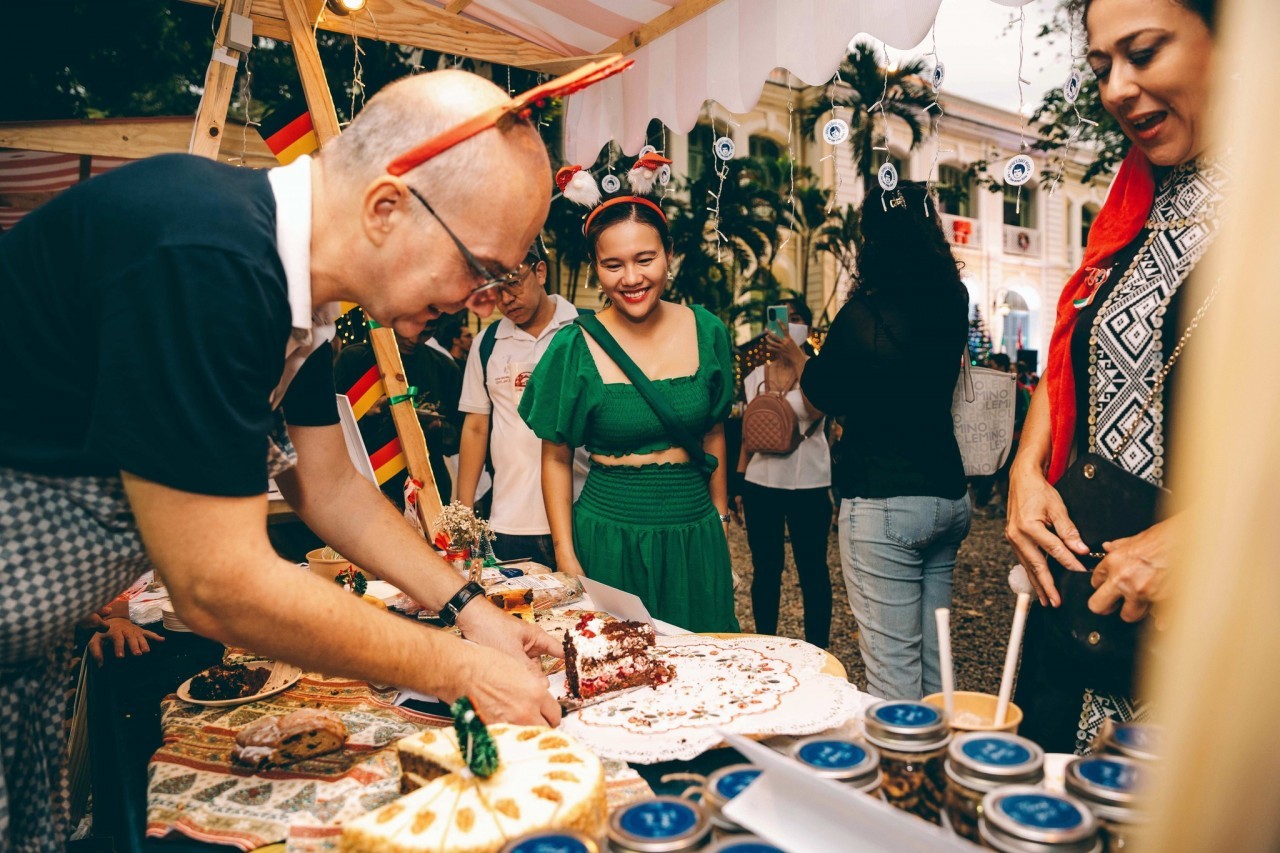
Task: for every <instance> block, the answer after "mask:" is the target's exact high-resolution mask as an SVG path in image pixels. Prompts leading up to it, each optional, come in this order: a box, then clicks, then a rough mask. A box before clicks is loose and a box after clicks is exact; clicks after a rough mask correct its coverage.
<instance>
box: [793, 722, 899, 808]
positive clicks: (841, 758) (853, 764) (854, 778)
mask: <svg viewBox="0 0 1280 853" xmlns="http://www.w3.org/2000/svg"><path fill="white" fill-rule="evenodd" d="M791 757H792V758H794V759H795V760H796V761H799V762H800V763H801V764H803V765H804V766H805V767H807V768H808V769H809V770H812V771H813V772H814V773H815V774H816V775H818V776H821V777H823V778H825V779H834V780H835V781H837V782H844V783H846V784H849V785H852V786H853V787H855V788H857V789H858V790H859V791H862V792H864V793H867V794H871V793H875V791H876V790H877V789H878V788H879V787H880V751H879V750H878V749H876V748H875V747H874V746H872V745H871V744H869V743H859V742H858V741H856V740H849V739H847V738H834V737H824V736H818V737H811V738H805V739H804V740H801V741H797V742H796V743H795V745H793V746H792V747H791Z"/></svg>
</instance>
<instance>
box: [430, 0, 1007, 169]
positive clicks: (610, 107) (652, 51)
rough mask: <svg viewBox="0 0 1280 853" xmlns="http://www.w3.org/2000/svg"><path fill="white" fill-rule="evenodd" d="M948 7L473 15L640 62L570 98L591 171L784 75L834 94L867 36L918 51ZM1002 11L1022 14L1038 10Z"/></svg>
mask: <svg viewBox="0 0 1280 853" xmlns="http://www.w3.org/2000/svg"><path fill="white" fill-rule="evenodd" d="M427 2H429V3H431V4H432V5H435V6H437V7H441V8H447V7H449V6H456V5H458V4H457V3H456V0H454V2H450V0H427ZM942 2H943V0H719V2H709V0H472V2H471V3H469V4H466V5H465V6H464V8H463V10H462V16H463V17H470V18H473V19H475V20H476V21H479V22H482V23H484V24H487V25H489V26H491V27H493V28H495V29H499V30H502V31H504V32H507V33H510V34H512V35H515V36H518V37H520V38H522V39H524V40H526V41H529V42H532V43H533V44H536V45H539V46H541V47H544V48H546V49H548V50H551V51H553V52H555V53H558V54H560V55H563V56H565V57H581V56H591V55H594V54H598V53H610V52H615V51H621V52H624V53H627V54H628V56H629V57H630V58H631V59H634V60H635V63H636V64H635V67H634V68H632V69H631V70H630V71H628V72H626V73H624V74H621V75H619V76H617V77H614V78H611V79H609V80H606V81H604V82H602V83H599V84H597V85H595V86H592V87H591V88H589V89H587V90H585V91H583V92H580V93H578V94H576V95H574V96H573V97H571V98H570V99H569V107H568V112H567V116H566V143H567V145H566V154H567V156H568V158H569V161H570V162H573V163H590V162H592V161H593V160H595V158H596V155H597V154H598V153H599V152H600V149H601V148H603V147H604V145H605V144H606V143H608V142H609V141H610V140H613V141H615V142H617V143H618V144H619V145H620V146H621V147H622V150H623V151H624V152H626V153H628V154H635V153H636V152H638V151H639V149H640V147H641V146H642V145H644V142H645V129H646V128H647V127H648V124H649V122H650V121H651V120H652V119H655V118H656V119H660V120H661V121H662V122H663V124H665V125H666V126H667V127H669V128H671V129H672V130H674V131H677V132H679V133H686V132H688V131H689V130H690V129H691V128H692V127H693V126H694V124H696V123H697V121H698V116H699V114H700V113H701V111H702V107H703V104H704V103H705V102H706V101H707V100H714V101H716V102H718V103H719V104H720V105H722V106H723V107H725V108H726V109H728V110H729V111H731V112H735V113H742V112H747V111H749V110H751V109H752V108H753V107H754V106H755V105H756V102H757V101H758V100H759V99H760V94H761V92H762V91H763V90H764V84H765V81H766V80H767V79H768V77H769V75H770V73H772V72H773V70H774V69H776V68H785V69H787V70H788V71H790V72H791V73H792V74H794V75H795V76H796V77H798V78H800V80H802V81H803V82H804V83H806V84H808V85H819V84H821V83H825V82H826V81H828V80H830V79H831V77H832V76H833V75H834V74H835V71H836V69H837V68H838V67H839V65H840V61H841V60H842V59H843V58H844V56H845V52H846V50H847V48H848V45H849V42H850V41H851V40H852V39H853V38H854V37H855V36H857V35H858V34H860V33H866V34H869V35H872V36H874V37H876V38H878V39H881V40H883V41H885V42H887V43H888V44H890V45H892V46H893V47H897V48H910V47H912V46H914V45H916V44H918V43H919V42H920V40H921V39H923V38H924V37H925V35H926V34H927V33H928V32H929V27H930V26H932V24H933V19H934V18H935V17H936V15H937V13H938V7H939V6H940V5H941V3H942ZM948 2H958V0H948ZM991 2H994V3H998V4H1000V5H1002V6H1012V7H1017V6H1022V5H1025V4H1026V3H1028V2H1030V0H991ZM698 10H703V11H700V12H699V11H698ZM686 11H687V12H688V13H689V14H692V13H695V12H697V14H692V17H689V18H688V20H681V21H680V23H679V24H678V26H672V27H669V28H668V26H667V25H669V24H670V23H671V22H672V21H673V17H674V18H678V19H682V18H683V17H685V16H684V15H683V14H681V13H682V12H686ZM664 22H665V23H664ZM664 29H665V30H666V31H665V32H664V33H663V34H662V35H659V36H658V37H657V38H654V39H653V40H652V41H647V43H644V44H642V46H641V47H639V48H638V49H636V50H634V51H632V50H630V49H629V45H628V43H627V40H628V39H634V38H635V37H636V34H640V35H641V36H644V34H645V33H646V31H648V32H649V33H652V32H654V31H655V30H657V31H661V30H664ZM641 40H642V41H643V40H644V39H643V38H642V39H641Z"/></svg>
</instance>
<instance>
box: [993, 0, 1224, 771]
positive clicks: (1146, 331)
mask: <svg viewBox="0 0 1280 853" xmlns="http://www.w3.org/2000/svg"><path fill="white" fill-rule="evenodd" d="M1214 5H1215V3H1214V0H1085V2H1084V4H1083V14H1084V22H1085V28H1086V31H1087V33H1088V40H1089V51H1088V55H1087V57H1086V58H1087V61H1088V63H1089V65H1090V67H1091V69H1092V70H1093V73H1094V76H1095V77H1096V79H1097V83H1098V89H1099V94H1100V95H1101V99H1102V104H1103V106H1104V107H1105V108H1106V110H1107V111H1108V112H1109V113H1111V114H1112V115H1113V116H1114V117H1115V118H1116V120H1117V121H1118V122H1119V123H1120V126H1121V127H1122V128H1123V130H1124V132H1125V135H1126V136H1128V138H1129V140H1130V141H1131V142H1132V147H1131V149H1130V151H1129V154H1128V156H1127V157H1126V158H1125V160H1124V162H1123V163H1122V164H1121V167H1120V170H1119V172H1118V174H1117V175H1116V178H1115V181H1114V183H1113V184H1112V187H1111V191H1110V193H1109V195H1108V198H1107V201H1106V203H1105V204H1104V206H1103V208H1102V210H1101V212H1100V213H1099V215H1098V218H1097V220H1096V222H1095V224H1094V227H1093V228H1092V229H1091V231H1090V233H1089V242H1088V246H1087V247H1086V249H1085V256H1084V261H1083V263H1082V264H1081V267H1080V269H1079V270H1078V271H1077V272H1076V273H1075V275H1074V276H1073V277H1072V278H1071V280H1070V281H1069V282H1068V283H1067V286H1066V288H1065V289H1064V290H1063V293H1062V297H1061V299H1060V300H1059V303H1058V315H1057V321H1056V323H1055V325H1054V331H1053V337H1052V341H1051V343H1050V348H1049V362H1048V367H1047V369H1046V371H1045V374H1044V379H1043V381H1042V382H1041V383H1040V387H1039V389H1038V391H1037V393H1036V394H1035V397H1034V399H1033V401H1032V404H1031V408H1030V411H1029V412H1028V415H1027V420H1026V423H1025V425H1024V428H1023V432H1022V442H1021V446H1020V449H1019V451H1018V455H1017V458H1016V459H1015V461H1014V464H1013V467H1012V469H1011V472H1010V493H1009V515H1008V524H1007V528H1006V533H1007V536H1008V538H1009V541H1010V542H1011V543H1012V544H1013V546H1014V549H1015V550H1016V551H1017V553H1018V556H1019V557H1020V559H1021V562H1022V565H1023V566H1024V567H1025V568H1026V570H1027V575H1028V577H1029V579H1030V581H1031V584H1032V586H1033V588H1034V590H1035V592H1036V595H1037V596H1038V597H1039V599H1040V603H1041V604H1042V605H1045V607H1041V608H1034V610H1033V615H1032V617H1031V622H1030V623H1029V626H1028V633H1027V643H1026V646H1025V648H1024V652H1023V664H1022V668H1021V671H1020V673H1019V684H1018V693H1017V696H1016V697H1015V700H1016V701H1017V702H1018V704H1019V705H1020V706H1021V707H1022V708H1023V710H1024V712H1025V714H1026V719H1025V723H1024V725H1023V726H1022V731H1023V733H1025V734H1027V735H1028V736H1030V737H1032V738H1034V739H1036V740H1037V741H1039V742H1040V743H1041V745H1043V746H1044V747H1045V748H1046V749H1049V750H1051V751H1073V750H1074V751H1077V752H1083V751H1085V750H1087V749H1088V746H1089V743H1090V741H1091V739H1092V736H1093V733H1094V732H1095V731H1096V729H1097V728H1098V726H1099V725H1100V724H1101V722H1102V721H1103V720H1105V719H1109V718H1111V719H1115V720H1116V721H1123V720H1127V719H1131V718H1133V717H1135V716H1140V715H1141V713H1142V709H1141V706H1140V704H1138V703H1135V701H1134V698H1133V696H1132V668H1131V666H1125V667H1122V668H1121V669H1123V673H1122V674H1120V675H1115V674H1113V673H1111V672H1108V673H1106V674H1104V673H1102V672H1101V671H1100V670H1099V668H1098V667H1097V666H1096V665H1093V664H1090V663H1088V660H1089V655H1088V654H1087V652H1084V651H1082V652H1080V653H1078V654H1073V653H1072V652H1071V649H1070V647H1069V646H1064V645H1063V644H1061V643H1058V644H1055V643H1054V642H1053V641H1052V639H1051V638H1052V636H1053V634H1052V630H1053V629H1052V628H1050V627H1049V626H1050V625H1051V624H1054V621H1053V620H1054V619H1055V618H1057V617H1058V616H1059V614H1054V613H1051V611H1050V610H1049V609H1048V608H1057V607H1060V606H1061V605H1062V603H1063V599H1062V595H1061V590H1060V589H1059V585H1057V584H1055V583H1054V580H1053V576H1052V574H1051V571H1050V565H1049V564H1050V563H1056V564H1057V566H1058V567H1060V568H1061V569H1066V570H1070V571H1088V570H1089V569H1092V577H1091V583H1092V586H1093V588H1094V590H1095V591H1094V592H1093V594H1092V597H1090V598H1088V609H1089V610H1091V611H1092V612H1093V613H1096V614H1107V613H1112V612H1114V611H1116V610H1117V609H1118V610H1119V613H1120V617H1121V618H1122V619H1123V620H1124V621H1126V622H1136V621H1138V620H1140V619H1141V618H1142V617H1143V616H1144V615H1145V614H1146V612H1147V609H1148V607H1149V606H1150V604H1151V602H1152V601H1154V600H1158V599H1159V598H1160V597H1161V594H1162V590H1163V589H1164V586H1165V573H1166V570H1167V567H1168V565H1169V554H1170V550H1171V539H1172V536H1173V533H1174V531H1175V530H1176V526H1177V525H1178V523H1179V519H1178V517H1177V516H1174V517H1172V518H1169V519H1166V520H1162V521H1158V522H1157V520H1156V518H1155V517H1154V516H1153V517H1152V518H1151V523H1150V525H1149V526H1146V528H1145V529H1143V530H1142V531H1141V532H1139V533H1137V534H1136V535H1133V536H1129V537H1125V538H1117V539H1116V540H1115V541H1109V542H1089V543H1087V544H1086V542H1085V541H1084V540H1083V539H1082V537H1081V534H1080V531H1079V530H1078V529H1077V527H1076V524H1075V523H1073V521H1072V518H1071V516H1070V513H1069V512H1068V509H1067V507H1066V505H1065V504H1064V502H1063V499H1062V497H1061V496H1060V494H1059V492H1058V490H1057V489H1056V488H1055V484H1057V485H1062V483H1061V482H1060V478H1062V477H1063V475H1064V473H1066V472H1067V470H1068V468H1069V466H1070V465H1072V463H1073V460H1077V458H1078V457H1081V456H1083V455H1084V454H1086V453H1088V454H1094V456H1091V457H1090V459H1093V458H1094V457H1095V456H1096V457H1101V460H1102V462H1100V463H1099V464H1107V465H1112V466H1115V467H1116V468H1119V469H1120V473H1119V474H1118V476H1119V477H1120V478H1138V479H1139V480H1141V481H1145V484H1149V485H1150V487H1153V488H1154V487H1162V486H1163V485H1164V481H1165V468H1164V461H1165V448H1166V446H1167V445H1168V440H1169V439H1168V436H1169V433H1170V426H1171V424H1169V423H1168V421H1167V420H1166V418H1165V417H1164V413H1165V412H1168V411H1171V410H1172V405H1171V402H1170V401H1171V398H1172V394H1173V393H1174V392H1175V388H1176V384H1177V377H1178V375H1179V374H1180V372H1181V370H1182V369H1183V368H1177V369H1174V368H1173V367H1171V366H1170V365H1171V358H1176V357H1175V355H1174V353H1175V350H1178V349H1179V348H1178V343H1179V340H1180V339H1182V338H1183V337H1184V336H1185V334H1186V333H1187V330H1188V326H1189V325H1192V322H1193V319H1194V318H1196V317H1203V316H1206V315H1207V316H1208V317H1209V319H1210V321H1212V315H1211V312H1210V311H1208V306H1207V304H1202V302H1201V300H1202V299H1203V298H1204V297H1203V295H1202V294H1196V295H1193V296H1190V297H1188V299H1190V300H1192V301H1184V300H1182V299H1181V296H1182V294H1183V291H1184V288H1183V285H1184V284H1185V283H1186V281H1187V278H1188V276H1189V275H1190V274H1191V272H1192V271H1193V270H1194V268H1195V266H1196V265H1197V264H1198V263H1199V261H1200V259H1201V258H1202V257H1203V256H1204V254H1205V252H1206V251H1207V250H1208V249H1209V247H1210V245H1211V243H1212V242H1213V238H1214V236H1215V234H1216V232H1217V226H1218V219H1219V215H1220V206H1221V202H1222V198H1223V195H1224V193H1225V191H1226V186H1227V184H1228V183H1229V179H1230V167H1229V163H1228V162H1226V161H1224V160H1223V159H1221V158H1219V157H1216V156H1213V155H1210V154H1207V153H1206V152H1205V145H1206V138H1205V137H1206V124H1207V104H1206V100H1207V94H1208V89H1209V79H1210V76H1211V70H1212V65H1213V60H1214V50H1213V36H1212V26H1213V18H1214ZM1209 301H1211V299H1210V300H1209ZM1189 350H1190V352H1191V355H1190V356H1189V357H1190V358H1192V359H1194V358H1195V355H1194V350H1195V343H1194V342H1192V343H1191V344H1190V347H1189ZM1179 363H1180V362H1179ZM1166 373H1167V374H1168V376H1167V379H1162V377H1163V375H1164V374H1166ZM1082 468H1083V470H1084V473H1083V475H1082V476H1084V477H1086V478H1091V477H1092V476H1094V473H1095V468H1096V466H1094V465H1087V464H1086V465H1083V466H1082ZM1068 479H1070V478H1068ZM1063 482H1065V481H1063ZM1133 482H1136V480H1133ZM1143 488H1146V486H1143ZM1064 493H1065V492H1064ZM1062 577H1063V575H1061V574H1060V575H1059V578H1060V579H1061V578H1062ZM1064 612H1065V611H1064ZM1089 641H1090V638H1088V637H1086V638H1085V639H1084V642H1089ZM1092 641H1093V642H1097V637H1096V636H1094V637H1093V638H1092ZM1116 671H1117V672H1118V671H1119V670H1116Z"/></svg>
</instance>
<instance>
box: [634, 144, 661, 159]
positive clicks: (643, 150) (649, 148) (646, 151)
mask: <svg viewBox="0 0 1280 853" xmlns="http://www.w3.org/2000/svg"><path fill="white" fill-rule="evenodd" d="M657 153H658V149H657V148H655V147H653V146H652V145H646V146H644V147H643V148H641V149H640V153H639V154H637V155H636V159H637V160H639V159H640V158H641V157H643V156H644V155H646V154H657Z"/></svg>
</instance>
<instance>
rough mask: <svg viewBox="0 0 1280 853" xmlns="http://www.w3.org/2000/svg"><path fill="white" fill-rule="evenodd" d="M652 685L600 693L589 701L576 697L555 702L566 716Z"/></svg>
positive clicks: (567, 697) (564, 697)
mask: <svg viewBox="0 0 1280 853" xmlns="http://www.w3.org/2000/svg"><path fill="white" fill-rule="evenodd" d="M652 686H653V685H652V684H637V685H636V686H635V687H626V688H623V689H622V690H610V691H609V692H608V693H601V694H599V695H598V696H592V697H591V698H590V699H579V698H577V697H576V696H561V697H559V698H558V699H557V700H556V701H558V702H559V703H560V710H562V711H564V712H565V713H566V714H571V713H573V712H574V711H581V710H582V709H583V708H590V707H591V706H592V705H599V704H600V703H602V702H609V701H611V700H613V699H617V698H619V697H621V696H626V695H627V694H628V693H635V692H636V691H637V690H645V689H647V688H649V687H652Z"/></svg>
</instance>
